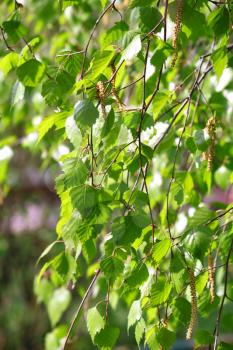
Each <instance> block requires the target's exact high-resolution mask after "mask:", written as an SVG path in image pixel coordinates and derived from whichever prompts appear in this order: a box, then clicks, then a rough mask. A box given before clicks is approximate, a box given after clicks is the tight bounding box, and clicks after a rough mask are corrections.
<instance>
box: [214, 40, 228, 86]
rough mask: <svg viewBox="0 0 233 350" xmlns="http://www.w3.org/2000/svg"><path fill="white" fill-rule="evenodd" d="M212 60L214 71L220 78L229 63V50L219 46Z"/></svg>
mask: <svg viewBox="0 0 233 350" xmlns="http://www.w3.org/2000/svg"><path fill="white" fill-rule="evenodd" d="M212 62H213V67H214V71H215V73H216V75H217V78H218V80H219V79H220V78H221V75H222V73H223V71H224V69H225V67H226V66H227V63H228V56H227V50H226V48H225V47H221V48H219V49H218V50H216V51H215V52H214V53H213V54H212Z"/></svg>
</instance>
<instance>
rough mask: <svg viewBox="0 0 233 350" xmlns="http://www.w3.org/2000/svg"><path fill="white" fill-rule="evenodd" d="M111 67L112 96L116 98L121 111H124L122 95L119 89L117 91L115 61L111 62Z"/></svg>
mask: <svg viewBox="0 0 233 350" xmlns="http://www.w3.org/2000/svg"><path fill="white" fill-rule="evenodd" d="M111 68H112V74H113V78H112V81H111V85H112V91H111V92H112V96H113V97H114V98H115V100H116V103H117V107H118V110H119V112H122V111H123V110H124V108H123V103H122V102H121V100H120V97H119V96H118V94H117V91H116V74H115V72H116V67H115V65H114V63H112V64H111Z"/></svg>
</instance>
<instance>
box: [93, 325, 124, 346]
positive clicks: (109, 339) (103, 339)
mask: <svg viewBox="0 0 233 350" xmlns="http://www.w3.org/2000/svg"><path fill="white" fill-rule="evenodd" d="M119 335H120V330H119V328H116V327H110V326H106V327H105V328H103V329H101V331H100V332H99V333H97V334H96V336H95V339H94V344H95V345H97V346H99V347H100V348H105V349H108V348H110V349H112V348H113V346H114V345H115V344H116V342H117V339H118V337H119Z"/></svg>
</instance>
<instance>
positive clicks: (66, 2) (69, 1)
mask: <svg viewBox="0 0 233 350" xmlns="http://www.w3.org/2000/svg"><path fill="white" fill-rule="evenodd" d="M59 2H60V5H61V9H62V11H64V10H65V9H66V8H67V7H69V6H75V5H78V4H80V0H59Z"/></svg>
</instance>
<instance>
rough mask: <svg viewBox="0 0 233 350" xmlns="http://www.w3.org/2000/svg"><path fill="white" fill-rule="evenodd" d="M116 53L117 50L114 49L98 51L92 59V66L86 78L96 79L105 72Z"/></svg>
mask: <svg viewBox="0 0 233 350" xmlns="http://www.w3.org/2000/svg"><path fill="white" fill-rule="evenodd" d="M114 55H115V52H114V51H112V50H111V51H110V50H104V51H102V52H100V53H99V52H98V53H97V54H96V55H95V57H94V58H93V60H92V61H91V68H90V70H89V71H88V73H87V76H86V78H87V79H90V80H95V79H96V78H98V76H99V75H100V74H103V72H104V71H105V70H106V68H107V67H108V65H109V64H110V62H111V61H112V59H113V57H114Z"/></svg>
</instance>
